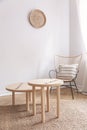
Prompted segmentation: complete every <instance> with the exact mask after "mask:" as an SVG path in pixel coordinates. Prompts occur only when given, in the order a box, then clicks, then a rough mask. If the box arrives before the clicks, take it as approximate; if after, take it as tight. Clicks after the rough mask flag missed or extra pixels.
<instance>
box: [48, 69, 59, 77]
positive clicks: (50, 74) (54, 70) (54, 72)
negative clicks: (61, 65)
mask: <svg viewBox="0 0 87 130" xmlns="http://www.w3.org/2000/svg"><path fill="white" fill-rule="evenodd" d="M52 74H53V75H54V74H55V77H53V75H52ZM56 77H57V70H56V69H52V70H50V71H49V78H56Z"/></svg>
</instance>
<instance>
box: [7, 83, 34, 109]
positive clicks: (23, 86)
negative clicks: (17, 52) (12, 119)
mask: <svg viewBox="0 0 87 130" xmlns="http://www.w3.org/2000/svg"><path fill="white" fill-rule="evenodd" d="M6 90H8V91H11V92H12V105H15V92H25V93H26V109H27V111H29V94H30V93H31V92H32V86H29V85H28V84H27V83H15V84H11V85H8V86H7V87H6Z"/></svg>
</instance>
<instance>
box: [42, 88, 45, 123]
mask: <svg viewBox="0 0 87 130" xmlns="http://www.w3.org/2000/svg"><path fill="white" fill-rule="evenodd" d="M41 112H42V113H41V116H42V122H43V123H45V91H44V87H41Z"/></svg>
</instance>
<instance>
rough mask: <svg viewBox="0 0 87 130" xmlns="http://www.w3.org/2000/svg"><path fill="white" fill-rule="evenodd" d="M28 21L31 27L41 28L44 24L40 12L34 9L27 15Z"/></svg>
mask: <svg viewBox="0 0 87 130" xmlns="http://www.w3.org/2000/svg"><path fill="white" fill-rule="evenodd" d="M29 21H30V24H31V25H32V26H33V27H35V28H41V27H43V26H44V25H45V23H46V16H45V14H44V13H43V12H42V11H41V10H39V9H35V10H32V11H31V12H30V14H29Z"/></svg>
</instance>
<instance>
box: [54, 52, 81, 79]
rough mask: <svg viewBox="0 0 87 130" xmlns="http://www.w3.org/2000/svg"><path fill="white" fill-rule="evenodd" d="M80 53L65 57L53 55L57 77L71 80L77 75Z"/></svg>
mask: <svg viewBox="0 0 87 130" xmlns="http://www.w3.org/2000/svg"><path fill="white" fill-rule="evenodd" d="M81 58H82V55H78V56H72V57H65V56H59V55H56V56H55V69H56V72H58V73H57V74H56V77H57V78H60V79H64V80H72V79H75V78H76V77H77V73H78V71H79V66H80V63H81Z"/></svg>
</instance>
